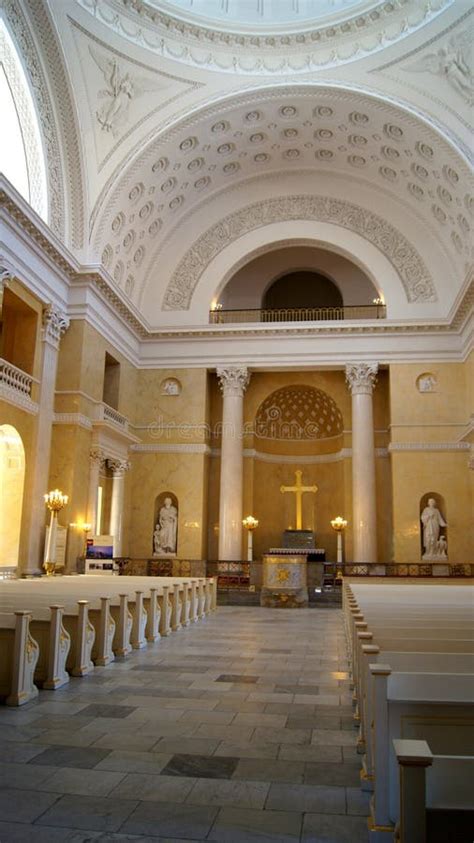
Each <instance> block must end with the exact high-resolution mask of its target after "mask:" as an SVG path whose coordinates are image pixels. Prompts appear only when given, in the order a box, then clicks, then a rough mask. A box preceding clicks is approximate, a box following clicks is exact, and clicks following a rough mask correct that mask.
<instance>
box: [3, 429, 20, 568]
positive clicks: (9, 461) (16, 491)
mask: <svg viewBox="0 0 474 843" xmlns="http://www.w3.org/2000/svg"><path fill="white" fill-rule="evenodd" d="M24 485H25V449H24V447H23V442H22V439H21V436H20V434H19V433H18V431H17V430H16V428H14V427H13V426H12V425H10V424H2V425H0V573H1V572H2V571H6V569H15V568H16V567H17V566H18V553H19V547H20V529H21V512H22V507H23V491H24Z"/></svg>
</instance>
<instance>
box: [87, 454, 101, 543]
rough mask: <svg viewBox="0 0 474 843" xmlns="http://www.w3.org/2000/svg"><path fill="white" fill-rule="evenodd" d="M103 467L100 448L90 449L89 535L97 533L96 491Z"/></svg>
mask: <svg viewBox="0 0 474 843" xmlns="http://www.w3.org/2000/svg"><path fill="white" fill-rule="evenodd" d="M104 465H105V456H104V454H103V452H102V451H101V450H100V448H91V452H90V467H89V491H88V494H87V522H88V523H89V524H90V525H91V529H90V532H91V535H93V536H95V535H97V532H98V529H97V527H98V525H97V490H98V488H99V475H100V470H101V468H103V467H104Z"/></svg>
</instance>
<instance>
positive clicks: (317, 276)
mask: <svg viewBox="0 0 474 843" xmlns="http://www.w3.org/2000/svg"><path fill="white" fill-rule="evenodd" d="M342 305H343V300H342V295H341V291H340V289H339V287H338V286H337V285H336V284H335V283H334V282H333V281H331V279H330V278H328V277H327V275H324V274H323V273H322V272H314V271H312V270H295V271H293V272H285V273H284V274H283V275H281V276H280V277H279V278H276V279H275V280H274V281H272V283H271V284H270V285H269V286H268V287H267V289H266V290H265V292H264V294H263V300H262V307H263V308H264V309H266V310H276V309H279V308H288V307H298V308H300V307H308V308H310V307H311V308H313V307H342Z"/></svg>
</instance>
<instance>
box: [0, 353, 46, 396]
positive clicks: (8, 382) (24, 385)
mask: <svg viewBox="0 0 474 843" xmlns="http://www.w3.org/2000/svg"><path fill="white" fill-rule="evenodd" d="M36 382H37V381H36V380H35V378H33V377H31V375H27V374H26V372H23V370H22V369H18V368H17V367H16V366H13V365H12V363H8V361H7V360H3V359H2V358H0V385H2V386H7V387H9V388H10V389H13V390H14V391H15V392H19V393H21V394H22V395H27V396H28V397H29V398H31V389H32V386H33V383H36Z"/></svg>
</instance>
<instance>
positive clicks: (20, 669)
mask: <svg viewBox="0 0 474 843" xmlns="http://www.w3.org/2000/svg"><path fill="white" fill-rule="evenodd" d="M30 619H31V615H30V613H29V612H27V611H16V612H4V611H1V610H0V698H1V699H4V700H5V702H6V704H7V705H15V706H16V705H24V703H27V702H29V701H30V700H32V699H34V698H35V697H36V696H37V695H38V688H37V687H36V685H35V684H34V679H33V677H34V673H35V668H36V664H37V661H38V657H39V647H38V644H37V643H36V641H35V640H34V638H33V637H32V635H31V633H30V630H29V625H30Z"/></svg>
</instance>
